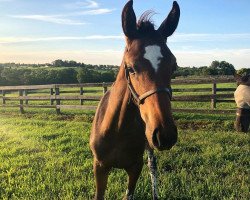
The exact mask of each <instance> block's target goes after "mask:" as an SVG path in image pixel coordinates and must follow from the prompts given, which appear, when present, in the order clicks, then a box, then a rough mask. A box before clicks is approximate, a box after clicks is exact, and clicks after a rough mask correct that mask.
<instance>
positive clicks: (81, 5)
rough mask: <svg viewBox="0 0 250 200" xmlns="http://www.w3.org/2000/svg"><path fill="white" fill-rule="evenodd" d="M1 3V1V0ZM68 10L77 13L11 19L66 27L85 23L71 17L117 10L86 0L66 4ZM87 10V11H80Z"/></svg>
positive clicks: (17, 16)
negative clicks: (100, 6) (101, 6)
mask: <svg viewBox="0 0 250 200" xmlns="http://www.w3.org/2000/svg"><path fill="white" fill-rule="evenodd" d="M0 1H1V0H0ZM65 6H66V7H68V8H71V9H74V10H75V11H73V12H69V13H63V14H54V15H46V14H43V15H36V14H34V15H9V17H11V18H16V19H29V20H36V21H43V22H49V23H54V24H64V25H84V24H87V23H85V22H79V21H76V20H72V19H69V17H76V16H84V15H102V14H108V13H111V12H112V11H114V10H115V9H109V8H99V4H98V3H97V2H96V1H92V0H86V1H77V2H75V3H71V4H66V5H65ZM79 9H86V10H79Z"/></svg>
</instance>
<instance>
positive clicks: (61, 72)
mask: <svg viewBox="0 0 250 200" xmlns="http://www.w3.org/2000/svg"><path fill="white" fill-rule="evenodd" d="M118 69H119V67H118V66H114V65H87V64H84V63H78V62H76V61H63V60H55V61H53V62H52V63H46V64H33V65H32V64H29V65H27V64H16V63H6V64H0V85H39V84H55V83H57V84H60V83H61V84H70V83H98V82H113V81H114V80H115V77H116V74H117V72H118ZM235 73H236V70H235V68H234V66H233V65H232V64H230V63H228V62H226V61H221V62H220V61H213V62H212V63H211V65H210V66H202V67H177V70H176V71H175V72H174V74H173V78H175V77H187V76H213V75H234V74H235ZM237 73H239V74H249V73H250V69H249V68H242V69H241V70H238V71H237Z"/></svg>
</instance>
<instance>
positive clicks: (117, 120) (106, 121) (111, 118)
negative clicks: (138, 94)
mask: <svg viewBox="0 0 250 200" xmlns="http://www.w3.org/2000/svg"><path fill="white" fill-rule="evenodd" d="M124 74H125V72H124V68H122V67H121V68H120V70H119V73H118V75H117V78H116V81H115V83H114V84H113V86H112V88H111V90H110V94H109V97H108V99H107V101H108V102H107V104H106V110H105V113H103V114H104V115H103V120H102V123H101V127H100V128H101V132H103V133H106V132H111V131H115V132H119V130H120V129H121V127H122V125H123V123H124V120H125V117H126V116H127V109H128V102H129V98H130V92H129V90H128V87H127V81H126V79H125V75H124ZM104 98H105V97H104ZM132 112H134V111H132ZM130 114H133V113H130Z"/></svg>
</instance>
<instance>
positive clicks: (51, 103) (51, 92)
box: [50, 88, 54, 105]
mask: <svg viewBox="0 0 250 200" xmlns="http://www.w3.org/2000/svg"><path fill="white" fill-rule="evenodd" d="M53 95H54V90H53V88H50V97H52V96H53ZM53 104H54V99H50V105H53Z"/></svg>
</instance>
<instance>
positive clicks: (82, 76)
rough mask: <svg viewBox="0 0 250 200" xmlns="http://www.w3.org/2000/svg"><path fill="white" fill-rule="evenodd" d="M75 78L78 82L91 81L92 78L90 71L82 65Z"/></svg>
mask: <svg viewBox="0 0 250 200" xmlns="http://www.w3.org/2000/svg"><path fill="white" fill-rule="evenodd" d="M76 78H77V81H78V82H79V83H89V82H92V80H93V76H92V74H91V71H90V70H88V69H87V68H84V67H82V68H80V69H79V70H78V73H77V75H76Z"/></svg>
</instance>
